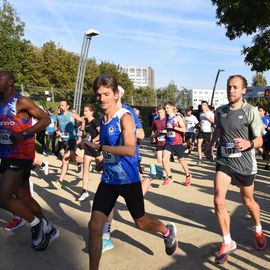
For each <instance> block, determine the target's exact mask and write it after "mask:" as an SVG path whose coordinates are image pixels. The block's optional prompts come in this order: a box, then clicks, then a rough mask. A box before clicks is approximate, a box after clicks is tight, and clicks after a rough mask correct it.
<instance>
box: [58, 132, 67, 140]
mask: <svg viewBox="0 0 270 270" xmlns="http://www.w3.org/2000/svg"><path fill="white" fill-rule="evenodd" d="M68 139H69V134H68V133H62V134H61V135H60V140H61V141H64V140H68Z"/></svg>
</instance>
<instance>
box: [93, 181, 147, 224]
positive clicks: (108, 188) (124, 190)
mask: <svg viewBox="0 0 270 270" xmlns="http://www.w3.org/2000/svg"><path fill="white" fill-rule="evenodd" d="M118 196H122V197H123V198H124V199H125V202H126V205H127V208H128V210H129V212H130V214H131V216H132V218H133V219H138V218H141V217H142V216H144V214H145V210H144V198H143V193H142V186H141V182H136V183H132V184H125V185H111V184H107V183H104V182H102V181H101V182H100V184H99V186H98V189H97V191H96V194H95V197H94V202H93V210H92V211H100V212H102V213H103V214H105V215H106V216H109V214H110V213H111V211H112V209H113V207H114V205H115V203H116V201H117V198H118Z"/></svg>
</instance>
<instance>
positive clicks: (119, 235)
mask: <svg viewBox="0 0 270 270" xmlns="http://www.w3.org/2000/svg"><path fill="white" fill-rule="evenodd" d="M111 235H112V237H115V238H117V239H120V240H121V241H123V242H126V243H128V244H129V245H131V246H135V247H137V248H138V249H140V250H142V251H143V252H145V253H147V254H148V255H152V256H153V255H154V253H153V251H152V250H151V249H149V248H148V247H146V246H145V245H143V244H142V243H140V242H138V241H136V240H135V239H133V238H132V237H130V236H129V235H127V234H125V233H123V232H121V231H118V230H114V231H113V232H112V234H111Z"/></svg>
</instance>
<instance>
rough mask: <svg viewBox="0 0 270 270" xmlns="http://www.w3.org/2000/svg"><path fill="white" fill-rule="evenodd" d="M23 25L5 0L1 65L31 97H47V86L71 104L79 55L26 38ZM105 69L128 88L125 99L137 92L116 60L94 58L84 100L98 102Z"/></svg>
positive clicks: (88, 66) (0, 17)
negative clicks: (96, 94)
mask: <svg viewBox="0 0 270 270" xmlns="http://www.w3.org/2000/svg"><path fill="white" fill-rule="evenodd" d="M24 27H25V24H24V23H23V22H22V21H21V19H20V18H19V17H18V16H17V14H16V11H15V9H14V7H13V6H12V5H11V4H9V3H8V1H7V0H3V7H2V9H0V51H1V54H0V68H1V69H6V70H10V71H12V72H13V73H14V75H15V77H16V80H17V84H18V85H24V90H25V92H27V93H28V94H29V95H31V96H32V97H34V98H36V99H43V100H46V96H45V89H46V90H47V91H49V92H54V96H55V99H56V100H58V101H59V100H68V101H69V102H70V104H72V103H73V98H74V89H75V84H76V78H77V71H78V66H79V60H80V57H79V55H77V54H75V53H72V52H68V51H66V50H65V49H64V48H62V47H61V45H59V44H56V43H55V42H54V41H48V42H46V43H44V44H43V46H42V47H41V48H37V47H35V46H34V45H33V44H32V43H31V42H30V41H28V40H25V39H24V38H23V36H24ZM105 72H106V73H111V74H112V75H114V76H115V77H116V79H117V81H118V83H119V84H120V85H121V86H122V87H123V88H124V89H125V96H124V100H125V99H127V98H128V97H129V96H133V95H135V94H136V93H135V89H134V86H133V83H132V82H131V80H130V79H129V78H128V75H127V74H125V73H123V72H121V71H119V70H118V69H117V66H116V65H115V64H113V63H110V62H107V61H103V62H101V64H99V65H98V64H97V62H96V60H95V59H94V58H91V59H88V60H87V64H86V71H85V78H84V87H83V96H82V103H83V104H85V103H87V102H91V103H93V102H95V97H94V93H93V89H92V88H93V81H94V79H95V78H96V76H97V75H99V74H100V73H105ZM44 87H47V88H44ZM19 89H20V87H18V90H19ZM142 95H145V92H144V93H143V92H142ZM147 95H148V94H147Z"/></svg>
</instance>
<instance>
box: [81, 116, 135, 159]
mask: <svg viewBox="0 0 270 270" xmlns="http://www.w3.org/2000/svg"><path fill="white" fill-rule="evenodd" d="M120 122H121V130H122V137H123V141H124V145H121V146H110V145H102V146H101V145H100V144H95V143H92V142H88V141H87V140H83V141H82V143H83V144H84V145H86V146H89V147H90V148H93V149H97V150H101V148H100V147H102V151H104V152H108V153H112V154H115V155H119V156H131V157H134V156H135V154H136V137H135V134H134V129H135V126H134V122H133V118H132V116H131V115H130V114H128V113H126V114H124V115H123V116H122V118H121V120H120Z"/></svg>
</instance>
